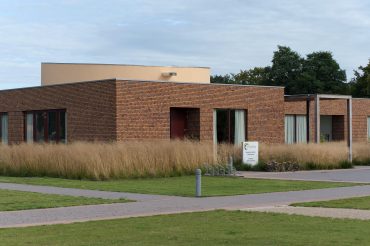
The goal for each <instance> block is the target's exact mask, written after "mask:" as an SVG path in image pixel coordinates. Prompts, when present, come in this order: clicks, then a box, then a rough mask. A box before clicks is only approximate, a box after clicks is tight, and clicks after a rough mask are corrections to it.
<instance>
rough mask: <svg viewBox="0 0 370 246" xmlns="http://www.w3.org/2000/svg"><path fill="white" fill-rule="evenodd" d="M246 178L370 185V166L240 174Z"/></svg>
mask: <svg viewBox="0 0 370 246" xmlns="http://www.w3.org/2000/svg"><path fill="white" fill-rule="evenodd" d="M240 175H241V176H243V177H246V178H263V179H284V180H310V181H332V182H351V183H356V182H357V183H370V166H356V167H355V168H353V169H335V170H315V171H297V172H240Z"/></svg>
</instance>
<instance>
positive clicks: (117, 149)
mask: <svg viewBox="0 0 370 246" xmlns="http://www.w3.org/2000/svg"><path fill="white" fill-rule="evenodd" d="M213 150H214V148H213V145H212V144H210V143H200V142H193V141H140V142H123V143H86V142H76V143H71V144H68V145H62V144H60V145H48V144H43V145H38V144H35V145H29V144H21V145H11V146H0V175H12V176H49V177H63V178H72V179H82V178H85V179H95V180H104V179H112V178H135V177H163V176H175V175H183V174H190V173H193V172H194V170H195V169H196V168H199V167H202V166H203V165H204V163H208V164H215V163H226V162H227V158H228V156H229V155H232V156H233V157H234V160H235V163H238V162H239V163H240V160H241V149H240V148H235V147H234V146H232V145H219V146H218V148H217V152H218V155H217V157H216V158H215V156H214V155H213ZM259 156H260V161H261V164H262V165H263V163H267V162H270V161H278V162H285V161H291V162H296V163H298V164H299V165H300V166H301V169H329V168H341V167H349V166H350V165H348V163H347V162H346V160H347V148H346V144H345V143H343V142H340V143H322V144H318V145H317V144H296V145H283V144H280V145H279V144H275V145H267V144H261V145H260V154H259ZM353 156H354V163H355V164H367V165H370V144H365V143H363V144H360V143H356V144H354V147H353ZM215 159H216V160H215Z"/></svg>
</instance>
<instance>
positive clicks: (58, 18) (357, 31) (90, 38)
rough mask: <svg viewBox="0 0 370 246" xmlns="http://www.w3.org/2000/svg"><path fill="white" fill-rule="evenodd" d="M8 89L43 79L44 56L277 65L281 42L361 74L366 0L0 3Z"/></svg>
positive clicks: (234, 66) (0, 46)
mask: <svg viewBox="0 0 370 246" xmlns="http://www.w3.org/2000/svg"><path fill="white" fill-rule="evenodd" d="M0 11H1V13H4V14H3V15H2V16H1V17H0V37H1V38H0V73H1V75H2V76H1V77H0V88H12V87H19V86H28V85H30V86H31V85H37V84H39V80H40V63H41V62H43V61H55V62H98V63H126V64H127V63H134V64H153V65H192V66H210V67H212V69H213V72H214V73H228V72H237V71H238V70H240V69H246V68H251V67H254V66H266V65H269V63H270V60H271V57H272V53H273V51H274V50H275V49H276V46H277V45H278V44H280V45H288V46H290V47H291V48H293V49H294V50H296V51H298V52H299V53H300V54H302V55H305V54H307V53H310V52H313V51H318V50H329V51H332V52H333V54H334V57H335V58H336V59H337V61H338V62H339V64H340V65H341V66H342V67H343V68H345V69H346V70H347V73H348V74H349V75H351V74H352V73H351V71H352V70H353V69H356V68H357V67H358V66H359V65H365V64H366V63H367V61H368V58H369V57H370V46H369V45H368V40H369V39H370V33H369V31H368V30H369V28H370V4H369V3H368V2H367V1H366V0H354V1H345V0H338V1H334V0H321V1H319V0H308V1H304V2H302V1H293V0H282V1H273V0H266V1H257V0H249V1H241V0H231V1H226V0H224V1H210V0H201V1H199V0H198V1H196V0H189V1H183V0H172V1H169V0H159V1H149V0H140V1H126V0H125V1H119V0H112V1H109V3H107V2H104V1H96V0H90V1H88V0H86V1H82V0H81V1H77V0H73V1H72V0H64V1H56V0H53V1H41V0H38V1H37V0H35V1H27V2H25V1H20V0H18V1H11V2H10V1H9V2H7V3H4V2H1V3H0Z"/></svg>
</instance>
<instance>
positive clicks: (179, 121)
mask: <svg viewBox="0 0 370 246" xmlns="http://www.w3.org/2000/svg"><path fill="white" fill-rule="evenodd" d="M170 138H171V139H191V140H199V138H200V111H199V108H170Z"/></svg>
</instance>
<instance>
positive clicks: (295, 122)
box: [285, 115, 307, 144]
mask: <svg viewBox="0 0 370 246" xmlns="http://www.w3.org/2000/svg"><path fill="white" fill-rule="evenodd" d="M306 120H307V118H306V115H285V143H287V144H293V143H306V142H307V121H306Z"/></svg>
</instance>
